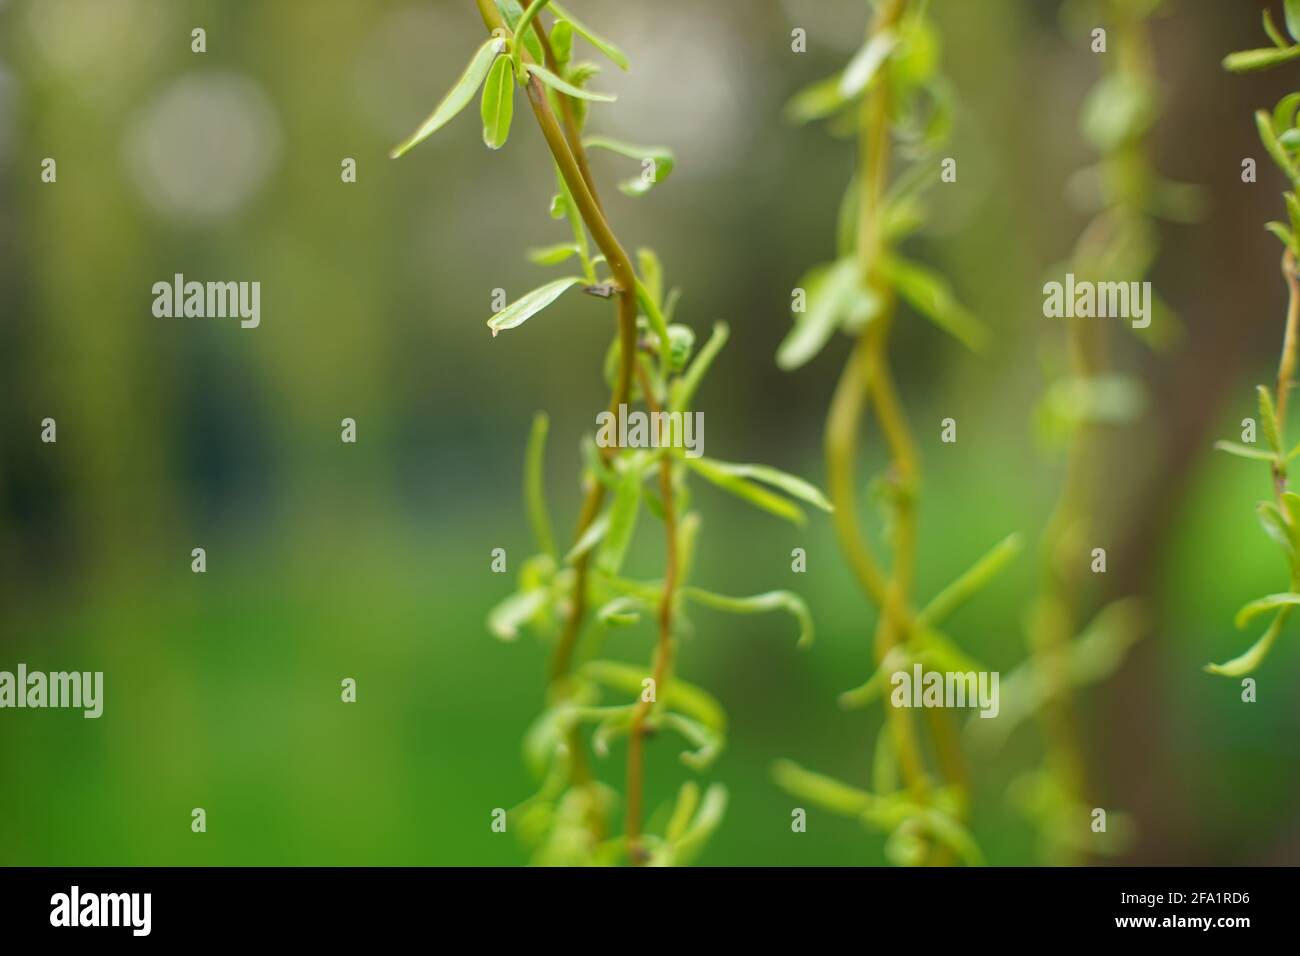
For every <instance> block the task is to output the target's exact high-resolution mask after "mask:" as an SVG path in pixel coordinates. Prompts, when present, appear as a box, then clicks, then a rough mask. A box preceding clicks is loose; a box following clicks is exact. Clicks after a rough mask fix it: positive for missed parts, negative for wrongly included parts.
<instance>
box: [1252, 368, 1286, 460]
mask: <svg viewBox="0 0 1300 956" xmlns="http://www.w3.org/2000/svg"><path fill="white" fill-rule="evenodd" d="M1255 392H1256V394H1257V395H1258V396H1259V422H1260V427H1261V428H1262V429H1263V430H1264V437H1265V438H1266V439H1267V440H1268V446H1269V447H1270V448H1272V449H1273V453H1274V454H1277V455H1280V454H1282V436H1281V434H1280V433H1279V432H1278V430H1277V411H1276V409H1274V407H1273V394H1272V393H1271V392H1270V391H1269V390H1268V386H1267V385H1256V386H1255Z"/></svg>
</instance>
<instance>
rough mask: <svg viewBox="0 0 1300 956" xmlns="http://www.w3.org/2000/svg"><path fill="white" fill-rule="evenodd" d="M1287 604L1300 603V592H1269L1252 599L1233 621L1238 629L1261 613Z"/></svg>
mask: <svg viewBox="0 0 1300 956" xmlns="http://www.w3.org/2000/svg"><path fill="white" fill-rule="evenodd" d="M1286 604H1291V605H1295V604H1300V594H1296V593H1295V592H1293V591H1286V592H1283V593H1281V594H1267V595H1265V596H1264V597H1262V598H1259V599H1258V600H1255V601H1251V602H1250V603H1249V604H1247V605H1245V606H1244V607H1242V609H1241V610H1240V611H1238V612H1237V616H1236V617H1235V618H1233V623H1234V624H1236V625H1237V628H1238V630H1240V629H1241V628H1243V627H1245V626H1246V625H1247V624H1249V623H1250V622H1251V621H1253V620H1254V619H1255V618H1257V617H1259V615H1261V614H1263V613H1265V612H1266V611H1272V610H1275V609H1277V608H1280V607H1282V606H1283V605H1286Z"/></svg>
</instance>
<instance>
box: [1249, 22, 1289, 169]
mask: <svg viewBox="0 0 1300 956" xmlns="http://www.w3.org/2000/svg"><path fill="white" fill-rule="evenodd" d="M1295 49H1296V50H1300V45H1297V46H1296V47H1295ZM1255 128H1256V129H1257V130H1258V131H1259V139H1260V142H1262V143H1263V144H1264V148H1265V149H1266V150H1268V154H1269V156H1271V157H1272V158H1273V162H1275V163H1277V165H1278V168H1279V169H1281V170H1282V172H1284V173H1286V176H1287V178H1288V179H1290V180H1291V182H1292V183H1295V184H1296V185H1297V186H1300V170H1297V169H1296V165H1295V162H1294V161H1293V160H1292V159H1291V154H1290V153H1288V152H1287V151H1286V147H1285V146H1283V145H1282V144H1281V143H1280V142H1279V141H1278V138H1277V137H1278V134H1276V133H1274V132H1273V118H1272V117H1271V116H1269V114H1268V113H1267V112H1266V111H1264V110H1259V111H1258V112H1256V113H1255Z"/></svg>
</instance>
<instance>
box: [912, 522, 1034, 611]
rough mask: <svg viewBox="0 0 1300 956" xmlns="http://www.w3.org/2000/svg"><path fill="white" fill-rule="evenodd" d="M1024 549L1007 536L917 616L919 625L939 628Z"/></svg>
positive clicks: (1016, 538) (1017, 540) (1017, 539)
mask: <svg viewBox="0 0 1300 956" xmlns="http://www.w3.org/2000/svg"><path fill="white" fill-rule="evenodd" d="M1023 548H1024V539H1023V538H1021V536H1020V535H1019V534H1009V535H1007V536H1006V537H1005V538H1003V539H1002V540H1001V541H1000V542H998V543H997V544H996V545H994V546H993V548H992V550H990V551H989V552H988V553H987V554H985V555H984V556H983V557H982V558H980V559H979V560H978V561H976V562H975V563H974V564H973V565H971V567H970V569H969V570H968V571H967V572H966V573H965V574H963V575H962V576H961V577H959V578H957V580H955V581H953V582H952V584H950V585H948V586H947V587H946V588H944V589H943V590H942V591H940V592H939V593H938V594H937V595H935V596H934V599H933V600H931V601H930V603H929V604H927V605H926V606H925V608H924V609H923V610H922V611H921V613H920V614H919V615H917V620H918V622H924V623H926V624H931V625H935V624H942V623H943V622H944V621H946V620H947V619H948V618H949V617H950V616H951V615H952V613H953V612H954V611H956V610H957V608H959V607H961V606H962V605H963V604H965V603H966V602H967V601H968V600H970V599H971V597H972V596H974V595H975V594H977V593H979V592H980V591H981V590H983V588H984V586H985V585H987V584H988V583H989V581H991V580H992V579H993V578H994V577H995V576H996V575H997V574H998V572H1000V571H1001V570H1002V569H1003V568H1004V567H1006V566H1007V565H1008V564H1009V563H1010V562H1011V559H1012V558H1014V557H1015V556H1016V555H1018V554H1019V553H1020V552H1021V550H1022V549H1023Z"/></svg>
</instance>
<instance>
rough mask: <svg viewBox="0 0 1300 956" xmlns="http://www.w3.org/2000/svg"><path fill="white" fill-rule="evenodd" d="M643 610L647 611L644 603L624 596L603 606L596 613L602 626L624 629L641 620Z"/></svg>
mask: <svg viewBox="0 0 1300 956" xmlns="http://www.w3.org/2000/svg"><path fill="white" fill-rule="evenodd" d="M643 610H645V603H644V602H643V601H641V600H640V599H638V598H634V597H629V596H628V595H623V596H622V597H616V598H614V599H613V600H612V601H607V602H605V603H604V604H602V605H601V606H600V607H599V608H598V609H597V611H596V619H597V620H598V621H600V623H602V624H606V625H610V626H615V627H623V626H625V625H628V624H635V623H636V622H637V621H639V620H641V611H643Z"/></svg>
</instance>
